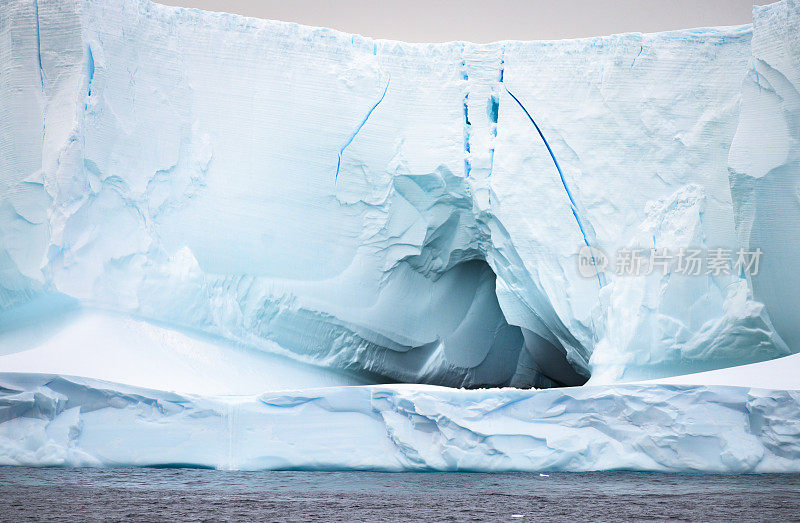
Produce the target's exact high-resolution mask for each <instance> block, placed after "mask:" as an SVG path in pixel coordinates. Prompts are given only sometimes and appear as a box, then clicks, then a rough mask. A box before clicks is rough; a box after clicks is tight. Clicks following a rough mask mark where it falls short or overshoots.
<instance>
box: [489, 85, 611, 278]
mask: <svg viewBox="0 0 800 523" xmlns="http://www.w3.org/2000/svg"><path fill="white" fill-rule="evenodd" d="M503 88H504V89H505V90H506V92H507V93H508V95H509V96H511V98H513V99H514V101H515V102H517V105H519V106H520V108H521V109H522V110H523V112H525V116H527V117H528V120H530V121H531V123H532V124H533V126H534V127H535V128H536V132H538V133H539V136H540V137H541V138H542V142H544V146H545V147H547V152H549V153H550V158H552V159H553V163H554V164H555V166H556V170H557V171H558V176H559V178H561V185H563V186H564V191H565V192H566V193H567V198H569V206H570V209H571V210H572V215H573V216H574V217H575V221H576V222H577V224H578V228H579V229H580V230H581V236H583V243H585V244H586V246H587V247H589V249H590V252H591V249H592V246H591V245H590V244H589V239H588V238H587V237H586V231H585V230H584V228H583V224H582V223H581V218H580V216H579V213H578V206H577V205H576V204H575V199H574V198H573V197H572V192H571V191H570V190H569V185H567V180H566V179H565V178H564V173H563V171H562V170H561V166H560V165H559V164H558V160H557V159H556V155H555V154H554V153H553V149H551V148H550V144H549V143H547V138H545V137H544V133H542V130H541V129H540V128H539V125H538V124H537V123H536V121H535V120H534V119H533V116H531V113H529V112H528V110H527V109H525V106H524V105H522V102H520V101H519V98H517V97H516V96H514V94H513V93H512V92H511V91H509V90H508V87H506V86H505V84H503ZM592 263H593V264H594V267H595V273H596V274H597V282H598V283H599V284H600V287H602V286H603V281H602V279H601V278H600V271H598V270H597V262H596V261H595V259H594V256H592Z"/></svg>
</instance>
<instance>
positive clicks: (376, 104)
mask: <svg viewBox="0 0 800 523" xmlns="http://www.w3.org/2000/svg"><path fill="white" fill-rule="evenodd" d="M391 81H392V77H391V75H390V76H389V77H388V78H387V79H386V87H384V88H383V94H381V97H380V98H379V99H378V101H377V102H375V105H373V106H372V107H370V109H369V111H368V112H367V114H366V115H365V116H364V119H363V120H361V123H360V124H358V127H356V128H355V130H354V131H353V132H352V134H351V135H350V136H349V137H348V138H347V141H345V143H344V145H342V148H341V149H339V159H338V160H337V162H336V176H335V177H334V179H333V183H334V184H335V183H336V182H337V181H338V180H339V170H340V169H341V168H342V155H343V154H344V151H345V149H347V147H348V146H349V145H350V144H351V143H353V140H354V139H355V137H356V135H357V134H358V132H359V131H361V128H362V127H364V125H365V124H366V123H367V120H369V117H370V116H372V112H373V111H374V110H375V109H376V108H377V107H378V106H379V105H380V103H381V102H382V101H383V99H384V97H385V96H386V91H388V90H389V83H390V82H391Z"/></svg>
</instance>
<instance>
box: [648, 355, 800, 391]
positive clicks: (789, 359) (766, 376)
mask: <svg viewBox="0 0 800 523" xmlns="http://www.w3.org/2000/svg"><path fill="white" fill-rule="evenodd" d="M640 383H643V384H648V385H650V384H667V385H718V386H734V387H748V388H756V389H757V388H761V389H774V390H800V354H792V355H791V356H784V357H783V358H778V359H775V360H769V361H762V362H759V363H751V364H749V365H738V366H736V367H728V368H725V369H717V370H711V371H707V372H695V373H693V374H683V375H680V376H670V377H668V378H659V379H655V380H648V381H644V382H640Z"/></svg>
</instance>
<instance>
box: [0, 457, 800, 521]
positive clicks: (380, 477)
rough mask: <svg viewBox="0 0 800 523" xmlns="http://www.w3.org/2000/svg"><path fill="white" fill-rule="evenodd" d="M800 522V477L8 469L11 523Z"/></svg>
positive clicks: (0, 498) (4, 501) (0, 482)
mask: <svg viewBox="0 0 800 523" xmlns="http://www.w3.org/2000/svg"><path fill="white" fill-rule="evenodd" d="M543 518H546V519H547V520H548V521H575V520H576V519H579V520H586V519H602V520H607V521H608V520H633V519H635V520H641V519H662V518H670V519H680V520H687V521H689V520H693V521H694V520H698V519H699V520H706V521H707V520H727V521H743V520H772V521H790V520H798V521H800V475H786V474H775V475H687V474H650V473H631V472H608V473H550V474H549V475H547V476H543V475H540V474H522V473H518V474H514V473H509V474H477V473H476V474H470V473H382V472H283V471H281V472H276V471H269V472H268V471H263V472H245V471H221V470H200V469H185V468H183V469H181V468H177V469H167V468H165V469H155V468H134V469H129V468H120V469H59V468H49V469H40V468H0V519H2V520H4V521H26V520H41V519H47V520H53V519H60V520H63V519H73V520H80V521H98V520H130V521H165V520H179V521H219V520H221V519H233V520H249V521H254V520H259V521H331V520H340V521H341V520H345V521H396V520H423V521H532V520H539V519H543Z"/></svg>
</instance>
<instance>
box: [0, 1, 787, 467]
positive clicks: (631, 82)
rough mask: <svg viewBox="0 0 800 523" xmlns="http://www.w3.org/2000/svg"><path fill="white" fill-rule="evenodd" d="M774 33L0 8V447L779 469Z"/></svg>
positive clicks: (781, 284) (783, 310)
mask: <svg viewBox="0 0 800 523" xmlns="http://www.w3.org/2000/svg"><path fill="white" fill-rule="evenodd" d="M798 34H800V3H798V2H796V1H795V0H783V1H781V2H778V3H776V4H772V5H769V6H765V7H757V8H755V10H754V23H753V25H752V26H750V25H748V26H741V27H724V28H709V29H694V30H685V31H674V32H667V33H658V34H625V35H616V36H609V37H599V38H588V39H581V40H564V41H543V42H511V41H509V42H499V43H494V44H485V45H477V44H472V43H468V42H452V43H446V44H408V43H401V42H393V41H385V40H373V39H369V38H364V37H360V36H356V35H349V34H344V33H340V32H337V31H333V30H328V29H319V28H311V27H304V26H298V25H295V24H288V23H281V22H273V21H265V20H256V19H250V18H243V17H239V16H234V15H227V14H218V13H209V12H202V11H197V10H190V9H177V8H171V7H165V6H160V5H157V4H154V3H151V2H149V1H147V0H107V1H106V0H102V1H101V0H10V1H8V2H5V3H4V4H3V5H2V6H0V56H2V62H0V79H2V82H1V83H0V97H1V98H0V100H2V103H0V151H2V154H0V372H2V373H4V374H3V375H2V376H3V377H2V381H3V383H4V384H2V385H0V409H2V410H0V421H1V423H0V462H2V463H11V464H24V463H33V464H57V463H70V464H75V463H79V464H124V463H130V464H156V463H187V464H189V463H190V464H199V465H209V466H236V467H247V468H258V467H271V468H291V467H308V468H324V467H328V468H340V467H341V468H381V469H389V470H398V469H404V468H407V469H425V468H433V469H442V470H456V469H476V470H532V469H539V468H547V469H569V470H594V469H609V468H635V469H643V470H713V471H723V470H730V471H748V470H757V471H770V470H795V471H796V470H800V445H799V444H798V436H800V426H798V425H797V424H796V423H794V422H792V421H791V419H793V418H796V417H797V411H798V410H800V403H798V395H797V393H796V392H793V391H791V390H788V389H792V390H793V389H800V381H798V380H793V379H788V380H785V379H778V378H776V376H775V375H774V374H772V371H770V370H766V371H765V370H764V369H765V367H763V365H764V364H759V363H757V362H762V361H765V360H770V359H774V358H781V357H782V358H783V359H781V360H779V361H781V362H782V363H781V364H780V365H781V366H782V367H784V366H785V367H786V368H790V369H798V362H799V361H800V360H798V359H797V357H795V356H792V354H794V353H796V352H798V350H800V331H798V330H797V329H798V325H800V317H799V316H800V312H798V311H797V308H796V307H794V306H793V305H794V301H795V300H794V297H795V296H797V295H798V293H800V277H798V276H797V274H795V273H794V272H792V271H791V269H790V267H791V262H792V261H793V260H795V259H797V255H798V254H800V232H798V231H797V227H796V225H797V224H798V223H800V216H798V212H800V210H799V209H800V207H798V200H799V199H800V196H798V195H800V94H798V86H800V36H798ZM695 248H696V249H702V250H703V251H704V252H709V253H710V252H717V253H718V254H721V253H723V252H725V253H727V255H728V256H732V257H731V258H730V259H729V260H728V263H727V265H726V264H724V263H723V264H721V265H717V266H716V269H714V267H713V266H711V265H709V266H708V267H706V266H704V267H702V271H701V272H699V273H698V274H697V275H694V276H691V275H689V276H685V275H679V274H676V273H675V272H674V271H671V270H666V269H665V270H664V272H660V271H657V270H652V267H651V270H648V271H638V272H636V271H620V270H615V269H619V267H614V266H613V265H610V264H605V263H603V262H604V261H607V260H604V259H603V258H602V256H603V255H612V254H613V253H615V252H616V253H621V252H623V251H624V252H627V253H631V252H638V251H640V250H641V251H650V252H651V253H683V252H684V251H686V250H687V249H695ZM584 249H588V252H590V253H592V256H591V262H592V264H591V266H590V267H589V268H590V270H589V273H588V274H586V271H585V270H581V269H582V267H581V266H580V263H581V256H582V255H581V253H582V252H585V251H584ZM745 251H746V252H756V251H757V252H759V253H762V254H763V260H761V264H760V266H759V267H757V269H756V268H754V267H749V269H753V270H750V271H745V270H744V268H743V267H741V266H738V265H735V264H734V261H736V253H740V255H741V254H742V253H744V252H745ZM617 261H619V259H617ZM709 263H710V262H709ZM628 268H633V267H628ZM583 269H586V267H583ZM736 365H746V366H745V367H742V369H750V370H744V371H742V372H733V373H731V372H729V371H730V369H729V370H728V371H726V370H720V371H715V369H725V368H727V367H732V366H736ZM759 365H762V366H759ZM770 368H771V369H774V367H770ZM708 371H714V372H711V373H710V374H708ZM698 372H699V373H700V374H697V375H696V376H697V378H696V379H697V380H700V381H694V382H693V381H692V380H693V379H694V378H688V379H689V381H688V382H687V381H685V380H686V379H687V378H685V377H678V378H674V379H673V380H672V382H670V381H669V379H670V377H673V376H677V375H686V374H691V373H698ZM69 375H73V376H81V377H80V378H69V377H65V376H69ZM742 376H750V378H751V379H744V380H743V379H742ZM663 379H667V381H666V382H664V381H663ZM97 380H105V381H97ZM587 380H588V385H584V384H586V383H587ZM646 380H655V381H646ZM681 380H683V381H681ZM704 380H708V381H704ZM753 380H755V382H754V381H753ZM641 381H645V383H643V384H638V385H620V384H621V383H626V382H641ZM391 383H395V384H394V385H392V384H391ZM398 383H401V384H398ZM402 383H405V384H406V385H403V384H402ZM670 383H685V384H686V385H670ZM578 385H584V387H585V388H580V389H567V388H563V387H564V386H578ZM322 386H329V387H333V388H330V389H319V387H322ZM428 386H438V387H430V388H427V387H428ZM736 386H739V387H747V388H736ZM445 387H461V388H480V387H489V388H487V389H486V390H482V391H472V392H470V391H464V390H455V389H448V388H445ZM492 387H517V388H537V389H541V388H547V387H557V388H553V389H552V390H548V391H542V390H529V391H524V390H515V389H496V388H492ZM148 388H149V389H153V390H148ZM770 388H772V389H787V390H774V391H772V392H769V391H767V390H763V389H770ZM159 390H161V391H166V390H169V391H175V392H174V393H173V392H171V393H167V392H160V391H159ZM277 390H285V392H281V393H277V392H271V391H277ZM259 394H261V395H259ZM276 398H277V399H276ZM507 404H514V405H516V406H514V407H513V408H507V407H504V405H507ZM609 406H613V408H611V407H609ZM226 409H227V410H226ZM704 416H707V417H709V419H717V420H720V421H719V423H721V424H723V425H724V426H725V428H718V431H728V432H729V433H727V434H724V435H722V436H719V435H715V434H716V433H715V432H714V431H713V430H712V429H711V428H710V427H707V426H705V425H703V423H700V424H699V425H697V426H696V427H692V426H691V425H692V422H693V421H692V420H695V421H696V420H698V419H701V418H703V417H704ZM154 424H156V425H158V427H160V428H157V427H155V426H154ZM323 425H324V426H329V427H330V428H329V430H330V431H332V432H334V433H336V434H338V436H336V437H337V438H338V439H339V440H340V441H344V440H348V441H351V442H357V443H358V444H355V443H353V444H352V448H350V447H347V448H345V447H343V446H338V447H337V446H331V445H330V442H327V443H326V442H323V441H321V440H318V439H317V438H318V437H321V436H322V435H314V434H310V433H309V432H310V431H309V430H308V429H309V428H320V427H322V426H323ZM225 427H227V429H226V428H225ZM255 427H259V428H258V429H256V428H255ZM337 427H338V428H337ZM226 430H227V431H228V432H226ZM253 431H255V432H253ZM123 432H124V434H122V433H123ZM234 433H235V434H236V437H234V436H233V435H232V434H234ZM126 437H129V438H131V441H130V442H129V443H130V445H128V443H124V441H123V440H125V438H126ZM162 437H163V438H166V439H164V440H163V441H162V442H161V443H159V442H158V441H159V438H162ZM109 438H110V439H109ZM173 438H178V439H175V440H174V439H173ZM643 439H647V441H649V443H647V444H645V443H643ZM167 441H169V442H170V443H166V442H167ZM289 441H291V442H292V445H289V444H288V443H287V442H289ZM137 442H139V443H137ZM141 442H144V443H141ZM137 444H138V445H140V446H139V447H137V446H136V445H137ZM287 445H288V446H287ZM348 445H349V444H348ZM225 449H227V450H225ZM226 452H227V453H228V454H226ZM231 453H233V454H231ZM234 454H235V457H232V456H233V455H234ZM226 456H227V458H226Z"/></svg>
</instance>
